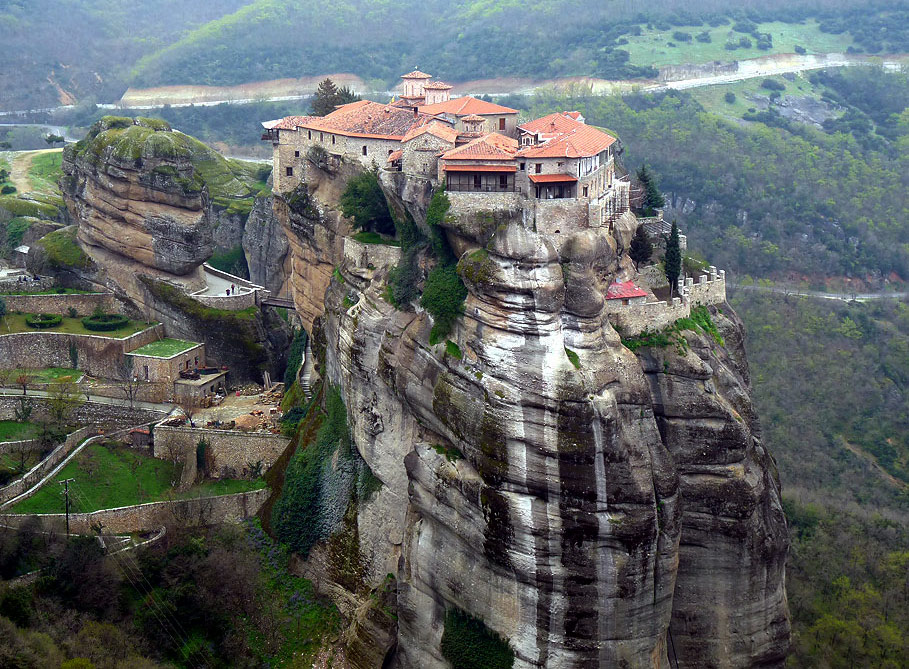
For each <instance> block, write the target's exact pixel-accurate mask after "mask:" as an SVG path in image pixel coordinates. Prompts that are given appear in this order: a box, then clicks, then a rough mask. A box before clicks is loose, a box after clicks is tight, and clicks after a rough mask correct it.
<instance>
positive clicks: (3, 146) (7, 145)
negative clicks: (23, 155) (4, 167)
mask: <svg viewBox="0 0 909 669" xmlns="http://www.w3.org/2000/svg"><path fill="white" fill-rule="evenodd" d="M11 148H13V145H12V143H11V142H0V151H9V150H10V149H11Z"/></svg>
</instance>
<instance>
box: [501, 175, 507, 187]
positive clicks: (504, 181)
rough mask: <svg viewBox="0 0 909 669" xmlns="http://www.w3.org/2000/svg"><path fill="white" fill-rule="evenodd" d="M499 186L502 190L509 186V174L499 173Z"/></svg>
mask: <svg viewBox="0 0 909 669" xmlns="http://www.w3.org/2000/svg"><path fill="white" fill-rule="evenodd" d="M499 188H501V189H502V190H505V189H506V188H508V175H507V174H500V175H499Z"/></svg>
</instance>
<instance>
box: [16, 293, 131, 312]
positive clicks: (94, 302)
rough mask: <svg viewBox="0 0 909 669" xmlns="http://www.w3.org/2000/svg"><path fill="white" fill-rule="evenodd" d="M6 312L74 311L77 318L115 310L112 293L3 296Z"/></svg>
mask: <svg viewBox="0 0 909 669" xmlns="http://www.w3.org/2000/svg"><path fill="white" fill-rule="evenodd" d="M2 297H3V300H4V301H5V302H6V310H7V311H24V312H25V313H29V314H62V315H63V316H66V315H67V311H68V310H69V309H75V310H76V313H77V314H78V315H79V316H88V315H89V314H92V313H94V311H95V309H97V308H101V309H103V310H104V311H107V312H112V311H115V310H116V305H115V304H114V296H113V294H112V293H88V294H80V293H72V294H63V295H34V294H32V295H3V296H2Z"/></svg>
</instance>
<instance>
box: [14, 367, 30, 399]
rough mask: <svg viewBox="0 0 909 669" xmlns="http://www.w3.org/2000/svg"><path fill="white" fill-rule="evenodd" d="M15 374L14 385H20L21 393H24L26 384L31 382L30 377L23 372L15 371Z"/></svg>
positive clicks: (26, 389) (25, 392)
mask: <svg viewBox="0 0 909 669" xmlns="http://www.w3.org/2000/svg"><path fill="white" fill-rule="evenodd" d="M15 376H16V385H17V386H21V387H22V394H23V395H26V394H27V391H28V384H29V383H31V382H32V377H31V376H30V375H28V374H26V373H25V372H17V373H16V374H15Z"/></svg>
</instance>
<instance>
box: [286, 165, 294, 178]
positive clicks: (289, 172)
mask: <svg viewBox="0 0 909 669" xmlns="http://www.w3.org/2000/svg"><path fill="white" fill-rule="evenodd" d="M284 171H285V173H286V174H287V176H289V177H292V176H293V175H294V168H293V167H285V168H284Z"/></svg>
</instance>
